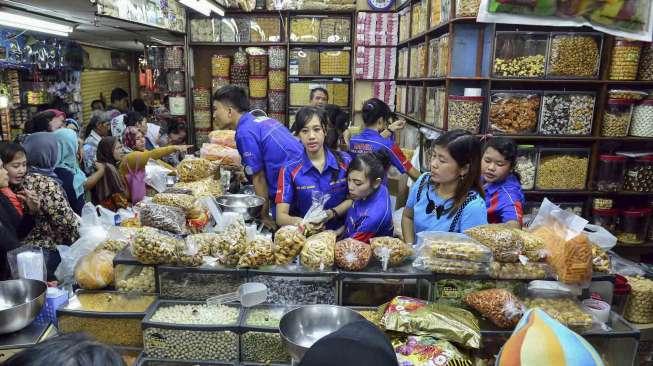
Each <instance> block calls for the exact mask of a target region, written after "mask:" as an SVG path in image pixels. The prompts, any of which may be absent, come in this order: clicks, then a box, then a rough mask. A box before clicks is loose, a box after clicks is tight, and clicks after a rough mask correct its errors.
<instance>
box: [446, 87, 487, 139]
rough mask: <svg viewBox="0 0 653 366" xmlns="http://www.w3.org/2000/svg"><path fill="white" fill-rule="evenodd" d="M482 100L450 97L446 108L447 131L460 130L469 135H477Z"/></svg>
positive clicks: (456, 96)
mask: <svg viewBox="0 0 653 366" xmlns="http://www.w3.org/2000/svg"><path fill="white" fill-rule="evenodd" d="M483 100H484V98H483V97H464V96H460V95H450V96H449V104H448V107H447V110H448V113H449V114H448V116H449V117H448V120H449V130H453V129H457V128H461V129H463V130H467V131H469V132H471V133H479V130H480V127H481V113H482V112H483Z"/></svg>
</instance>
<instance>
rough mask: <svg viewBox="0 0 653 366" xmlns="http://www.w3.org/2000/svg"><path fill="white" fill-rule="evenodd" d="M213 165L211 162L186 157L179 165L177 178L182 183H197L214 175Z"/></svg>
mask: <svg viewBox="0 0 653 366" xmlns="http://www.w3.org/2000/svg"><path fill="white" fill-rule="evenodd" d="M213 171H214V169H213V165H212V164H211V162H210V161H208V160H206V159H202V158H196V157H194V156H186V157H185V158H184V160H182V161H181V162H180V163H179V165H177V176H178V177H179V180H180V181H182V182H196V181H198V180H200V179H205V178H208V177H210V176H211V175H212V174H213Z"/></svg>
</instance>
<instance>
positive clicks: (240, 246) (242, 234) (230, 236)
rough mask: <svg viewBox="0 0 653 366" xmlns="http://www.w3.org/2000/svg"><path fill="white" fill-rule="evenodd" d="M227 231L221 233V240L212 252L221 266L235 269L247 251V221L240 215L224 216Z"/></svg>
mask: <svg viewBox="0 0 653 366" xmlns="http://www.w3.org/2000/svg"><path fill="white" fill-rule="evenodd" d="M222 218H223V224H224V225H225V229H224V231H222V232H219V233H218V235H219V236H220V240H219V241H218V243H217V246H216V247H214V248H213V251H212V252H211V254H212V256H213V257H215V258H217V259H218V262H219V263H220V264H223V265H225V266H230V267H235V266H236V265H238V261H240V257H241V256H242V255H243V254H244V253H245V250H246V249H247V232H246V228H245V220H244V218H243V216H242V215H240V214H232V215H226V214H223V215H222Z"/></svg>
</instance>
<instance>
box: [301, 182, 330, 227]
mask: <svg viewBox="0 0 653 366" xmlns="http://www.w3.org/2000/svg"><path fill="white" fill-rule="evenodd" d="M329 198H331V195H329V194H322V193H321V192H318V191H315V192H313V194H312V200H313V202H312V204H311V207H310V208H309V209H308V211H306V215H304V219H303V220H302V224H301V225H300V226H303V227H304V235H306V236H307V237H309V236H311V235H313V234H315V233H316V232H317V230H318V228H319V227H320V226H321V224H323V223H324V222H325V221H326V220H327V212H326V211H325V210H324V205H325V204H326V203H327V201H328V200H329Z"/></svg>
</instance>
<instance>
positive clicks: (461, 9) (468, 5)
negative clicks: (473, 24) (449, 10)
mask: <svg viewBox="0 0 653 366" xmlns="http://www.w3.org/2000/svg"><path fill="white" fill-rule="evenodd" d="M480 6H481V0H456V18H462V17H475V16H476V15H477V14H478V8H479V7H480Z"/></svg>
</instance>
